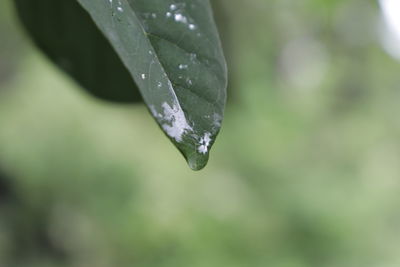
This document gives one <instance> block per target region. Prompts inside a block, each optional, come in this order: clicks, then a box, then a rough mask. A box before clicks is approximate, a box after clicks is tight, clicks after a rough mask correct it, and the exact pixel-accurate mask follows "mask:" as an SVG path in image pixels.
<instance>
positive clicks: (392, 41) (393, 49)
mask: <svg viewBox="0 0 400 267" xmlns="http://www.w3.org/2000/svg"><path fill="white" fill-rule="evenodd" d="M379 4H380V7H381V10H382V13H383V17H384V20H385V24H386V25H387V29H385V31H384V34H383V35H382V42H383V46H384V48H385V50H386V51H387V52H388V53H389V54H390V55H392V56H393V57H395V58H397V59H399V60H400V0H379Z"/></svg>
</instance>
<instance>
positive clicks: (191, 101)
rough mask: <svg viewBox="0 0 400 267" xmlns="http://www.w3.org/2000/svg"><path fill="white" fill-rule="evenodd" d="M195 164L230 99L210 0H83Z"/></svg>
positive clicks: (166, 128)
mask: <svg viewBox="0 0 400 267" xmlns="http://www.w3.org/2000/svg"><path fill="white" fill-rule="evenodd" d="M78 2H80V3H81V5H82V6H83V7H84V8H85V9H86V10H87V11H88V13H89V14H90V15H91V16H92V18H93V20H94V21H95V23H96V24H97V26H98V27H99V28H100V29H101V31H102V32H103V33H104V35H105V36H106V37H107V38H108V40H109V41H110V43H111V44H112V46H113V47H114V49H115V50H116V51H117V53H118V54H119V56H120V58H121V59H122V61H123V62H124V64H125V66H126V67H127V68H128V70H129V72H130V74H131V75H132V77H133V78H134V80H135V82H136V84H137V86H138V88H139V90H140V92H141V94H142V96H143V99H144V101H145V103H146V104H147V106H148V108H149V110H150V111H151V113H152V115H153V117H154V118H155V119H156V121H157V123H158V124H159V125H160V127H161V128H162V129H163V131H164V132H165V133H166V135H167V136H168V137H169V138H170V139H171V141H172V142H173V143H174V144H175V145H176V147H177V148H178V149H179V150H180V151H181V152H182V154H183V155H184V156H185V158H186V159H187V161H188V163H189V166H190V167H191V168H192V169H194V170H198V169H201V168H203V167H204V166H205V165H206V163H207V161H208V156H209V150H210V148H211V146H212V144H213V143H214V141H215V138H216V135H217V134H218V132H219V130H220V127H221V121H222V117H223V110H224V106H225V102H226V86H227V84H226V83H227V71H226V63H225V59H224V56H223V52H222V49H221V44H220V40H219V36H218V32H217V29H216V26H215V23H214V19H213V16H212V11H211V7H210V3H209V1H208V0H180V1H177V0H96V1H94V0H78Z"/></svg>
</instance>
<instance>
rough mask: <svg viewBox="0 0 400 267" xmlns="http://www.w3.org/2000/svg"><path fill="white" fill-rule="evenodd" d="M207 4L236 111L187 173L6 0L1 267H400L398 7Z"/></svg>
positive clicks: (257, 1) (342, 0)
mask: <svg viewBox="0 0 400 267" xmlns="http://www.w3.org/2000/svg"><path fill="white" fill-rule="evenodd" d="M213 2H214V4H215V5H217V6H218V10H219V11H218V12H217V13H216V16H217V20H218V22H219V24H220V27H221V34H222V36H223V39H224V46H225V50H226V54H227V59H228V61H229V65H230V72H231V77H230V80H231V83H230V87H229V90H230V99H229V104H228V107H227V110H226V115H225V121H224V125H223V130H222V132H221V134H220V136H219V138H218V140H217V142H216V144H215V146H214V148H213V151H212V154H211V159H210V162H209V165H208V166H207V167H206V169H204V170H203V171H200V172H193V171H191V170H190V169H189V168H188V167H187V165H186V163H185V162H184V160H183V158H182V156H181V155H180V154H179V152H178V151H177V150H176V149H175V148H174V147H173V145H172V144H171V143H170V142H169V140H168V139H167V138H166V137H165V136H164V135H163V133H162V132H161V131H160V130H159V129H158V127H157V125H156V123H154V122H153V120H152V118H151V117H150V115H149V114H148V112H147V111H146V109H145V108H144V106H142V105H137V106H129V105H117V104H110V103H106V102H103V101H100V100H97V99H94V98H92V97H91V96H89V95H87V94H86V93H85V92H84V91H82V90H81V89H80V88H78V87H77V86H76V84H75V83H74V82H73V81H72V80H71V79H69V78H68V77H67V76H65V75H64V74H63V73H62V72H61V71H59V70H58V69H57V68H55V67H54V66H53V65H52V64H51V63H49V62H48V60H47V59H46V58H45V57H44V56H43V55H42V54H41V53H40V52H38V51H37V50H36V49H35V48H34V47H33V46H32V44H31V42H30V40H29V38H28V37H27V36H26V35H25V34H24V32H23V30H22V29H21V27H20V25H19V23H18V21H17V20H16V17H15V14H14V10H13V6H12V1H11V0H2V1H0V266H2V267H3V266H4V267H59V266H60V267H61V266H73V267H88V266H93V267H94V266H95V267H111V266H112V267H115V266H118V267H120V266H122V267H125V266H126V267H128V266H146V267H153V266H154V267H156V266H157V267H180V266H182V267H187V266H191V267H225V266H226V267H249V266H251V267H253V266H254V267H264V266H273V267H310V266H311V267H314V266H315V267H360V266H362V267H397V266H400V117H399V112H400V62H399V60H400V37H399V36H400V30H399V27H400V21H399V20H400V2H399V1H397V0H382V1H381V2H377V1H369V0H330V1H328V0H268V1H267V0H245V1H243V0H214V1H213ZM396 3H397V4H396Z"/></svg>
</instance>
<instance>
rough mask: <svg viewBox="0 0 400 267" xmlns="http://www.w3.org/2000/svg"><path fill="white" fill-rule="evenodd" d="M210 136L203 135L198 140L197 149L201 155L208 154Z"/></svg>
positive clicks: (207, 134) (208, 134)
mask: <svg viewBox="0 0 400 267" xmlns="http://www.w3.org/2000/svg"><path fill="white" fill-rule="evenodd" d="M210 137H211V134H210V133H208V132H207V133H205V134H204V136H203V137H201V138H200V141H199V144H200V146H199V147H198V149H197V150H198V151H199V152H200V153H202V154H205V153H207V152H208V147H209V146H210V142H211V138H210Z"/></svg>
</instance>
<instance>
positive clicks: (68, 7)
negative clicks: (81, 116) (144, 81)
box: [15, 0, 142, 102]
mask: <svg viewBox="0 0 400 267" xmlns="http://www.w3.org/2000/svg"><path fill="white" fill-rule="evenodd" d="M94 2H97V1H94ZM15 3H16V8H17V12H18V14H19V17H20V18H21V21H22V23H23V25H24V27H25V28H26V29H27V31H28V33H29V34H30V35H31V37H32V39H33V40H34V42H35V43H36V45H37V46H38V47H39V48H40V49H41V50H42V51H43V52H44V53H45V54H46V55H47V56H48V57H49V58H50V59H51V60H52V61H53V62H54V63H55V64H56V65H58V66H59V67H60V68H62V69H63V70H64V71H66V72H67V73H69V74H70V75H71V76H72V77H73V78H74V79H75V80H76V81H77V82H78V83H79V84H81V85H82V87H83V88H84V89H86V90H87V91H89V92H90V93H91V94H92V95H95V96H97V97H100V98H102V99H105V100H109V101H117V102H138V101H142V98H141V96H140V93H139V91H138V89H137V87H136V85H135V83H134V82H133V79H132V77H131V75H130V73H129V72H128V71H127V69H126V68H125V66H124V65H123V64H122V62H121V60H120V59H119V57H118V55H117V54H116V52H115V51H114V49H113V48H112V46H111V45H110V43H109V42H108V40H107V39H106V38H105V37H104V35H103V34H102V33H101V32H100V30H98V28H97V27H96V25H95V24H94V23H93V20H92V19H91V18H90V16H89V14H87V12H85V10H84V9H82V7H81V6H80V5H79V3H78V2H77V1H76V0H15Z"/></svg>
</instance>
